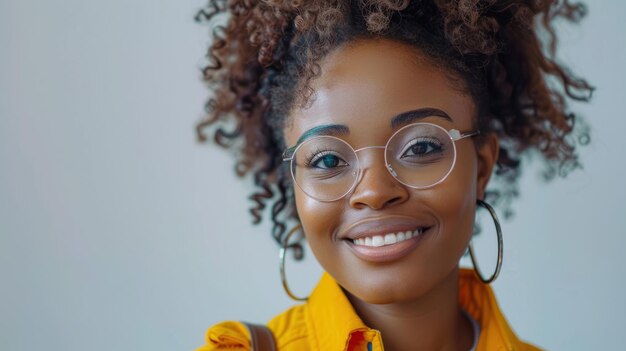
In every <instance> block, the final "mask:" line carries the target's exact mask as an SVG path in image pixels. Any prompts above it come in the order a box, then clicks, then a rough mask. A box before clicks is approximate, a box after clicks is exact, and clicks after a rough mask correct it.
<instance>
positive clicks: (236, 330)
mask: <svg viewBox="0 0 626 351" xmlns="http://www.w3.org/2000/svg"><path fill="white" fill-rule="evenodd" d="M306 319H307V318H306V307H305V305H297V306H293V307H291V308H289V309H287V310H286V311H284V312H282V313H281V314H279V315H277V316H275V317H274V318H272V319H271V320H270V321H269V323H268V324H267V326H268V327H269V328H270V330H271V331H272V334H273V335H274V339H275V340H276V345H277V347H278V350H280V351H291V350H298V351H304V350H308V349H309V347H308V342H307V336H308V328H307V322H306ZM205 343H206V344H205V345H204V346H202V347H200V348H199V349H197V350H196V351H216V350H229V351H249V350H250V345H251V341H250V333H249V332H248V329H247V328H246V326H245V325H244V324H243V323H242V322H240V321H224V322H220V323H217V324H215V325H213V326H211V327H210V328H209V329H208V330H207V332H206V336H205Z"/></svg>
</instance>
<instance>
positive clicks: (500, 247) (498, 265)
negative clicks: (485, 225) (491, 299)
mask: <svg viewBox="0 0 626 351" xmlns="http://www.w3.org/2000/svg"><path fill="white" fill-rule="evenodd" d="M476 204H477V205H479V206H481V207H483V208H485V209H487V211H489V214H490V215H491V218H492V219H493V223H494V225H495V226H496V234H497V235H498V262H497V263H496V270H495V272H493V274H492V275H491V277H489V278H485V277H484V276H483V274H482V272H481V271H480V268H479V267H478V262H477V261H476V258H475V256H474V248H473V247H472V241H471V240H470V243H469V254H470V258H471V259H472V265H473V266H474V272H475V273H476V275H477V276H478V278H479V279H480V280H481V281H482V282H483V283H484V284H490V283H492V282H493V281H495V280H496V278H498V275H499V274H500V268H502V256H503V246H504V245H503V243H502V228H501V227H500V221H499V220H498V216H497V215H496V211H495V210H494V209H493V207H491V205H489V204H488V203H486V202H485V201H483V200H480V199H477V200H476Z"/></svg>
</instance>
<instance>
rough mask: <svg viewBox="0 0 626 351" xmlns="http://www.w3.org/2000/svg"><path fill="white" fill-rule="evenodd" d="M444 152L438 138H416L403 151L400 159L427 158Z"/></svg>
mask: <svg viewBox="0 0 626 351" xmlns="http://www.w3.org/2000/svg"><path fill="white" fill-rule="evenodd" d="M442 150H443V145H442V144H441V142H440V141H439V140H438V139H436V138H416V139H413V140H411V141H410V142H409V143H408V144H407V145H406V146H405V147H404V149H403V150H402V153H401V156H400V158H407V157H427V156H432V155H435V154H438V153H441V151H442Z"/></svg>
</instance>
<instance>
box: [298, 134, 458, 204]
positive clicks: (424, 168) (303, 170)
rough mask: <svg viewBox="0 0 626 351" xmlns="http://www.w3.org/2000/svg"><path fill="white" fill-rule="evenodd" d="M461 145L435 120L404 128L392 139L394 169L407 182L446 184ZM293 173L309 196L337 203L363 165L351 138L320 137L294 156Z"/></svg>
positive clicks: (389, 156) (389, 157)
mask: <svg viewBox="0 0 626 351" xmlns="http://www.w3.org/2000/svg"><path fill="white" fill-rule="evenodd" d="M455 152H456V151H455V146H454V143H453V141H452V140H451V138H450V135H449V134H448V132H447V131H446V130H445V129H443V128H441V127H439V126H437V125H434V124H428V123H418V124H414V125H410V126H407V127H404V128H402V129H400V130H399V131H398V132H396V133H395V134H394V135H393V136H392V137H391V138H390V139H389V142H388V143H387V147H386V149H385V161H386V166H387V169H388V170H389V172H390V173H391V174H392V175H393V176H394V177H395V178H396V179H397V180H398V181H399V182H401V183H402V184H405V185H407V186H410V187H414V188H426V187H430V186H433V185H435V184H437V183H439V182H441V181H442V180H443V179H444V178H445V177H446V176H447V175H448V173H449V172H450V170H451V169H452V166H453V164H454V162H455ZM291 171H292V174H293V177H294V180H295V182H296V184H297V185H298V186H299V187H300V188H301V189H302V191H304V192H305V193H306V194H307V195H309V196H311V197H313V198H315V199H319V200H322V201H333V200H336V199H339V198H341V197H342V196H344V195H346V194H347V192H349V191H350V190H351V189H352V187H353V186H354V185H355V183H356V182H357V181H358V177H359V172H360V165H359V158H358V156H357V153H356V152H355V151H354V149H353V148H352V147H351V146H350V145H349V144H348V143H346V142H345V141H343V140H341V139H339V138H335V137H331V136H318V137H314V138H311V139H308V140H306V141H305V142H303V143H302V144H300V145H299V146H298V148H297V149H296V151H295V152H294V154H293V160H292V163H291Z"/></svg>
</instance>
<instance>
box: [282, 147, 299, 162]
mask: <svg viewBox="0 0 626 351" xmlns="http://www.w3.org/2000/svg"><path fill="white" fill-rule="evenodd" d="M296 146H297V145H295V146H292V147H290V148H289V149H287V150H285V151H284V152H283V162H286V161H291V159H292V158H293V152H294V151H295V150H296Z"/></svg>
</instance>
